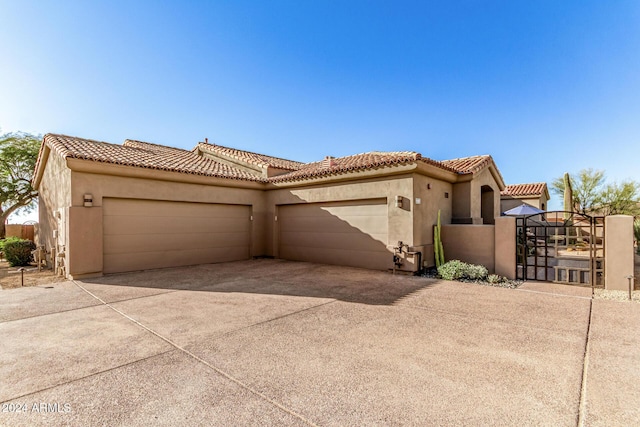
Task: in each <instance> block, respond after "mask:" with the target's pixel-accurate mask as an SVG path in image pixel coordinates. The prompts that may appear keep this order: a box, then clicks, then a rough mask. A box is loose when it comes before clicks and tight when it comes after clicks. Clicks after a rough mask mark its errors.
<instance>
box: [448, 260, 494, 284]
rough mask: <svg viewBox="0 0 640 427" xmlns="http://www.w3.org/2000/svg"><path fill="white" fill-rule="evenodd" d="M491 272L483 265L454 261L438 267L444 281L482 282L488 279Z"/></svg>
mask: <svg viewBox="0 0 640 427" xmlns="http://www.w3.org/2000/svg"><path fill="white" fill-rule="evenodd" d="M488 274H489V271H488V270H487V269H486V268H485V267H483V266H482V265H474V264H467V263H466V262H462V261H459V260H457V259H456V260H453V261H449V262H446V263H444V264H442V265H441V266H440V267H438V275H439V276H440V277H441V278H443V279H444V280H458V279H469V280H482V279H485V278H486V277H487V275H488Z"/></svg>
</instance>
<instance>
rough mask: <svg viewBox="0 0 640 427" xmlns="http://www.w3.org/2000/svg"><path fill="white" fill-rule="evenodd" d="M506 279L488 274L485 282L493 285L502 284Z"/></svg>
mask: <svg viewBox="0 0 640 427" xmlns="http://www.w3.org/2000/svg"><path fill="white" fill-rule="evenodd" d="M505 280H506V279H505V278H504V277H502V276H498V275H497V274H490V275H488V276H487V282H489V283H491V284H492V285H495V284H497V283H503V282H504V281H505Z"/></svg>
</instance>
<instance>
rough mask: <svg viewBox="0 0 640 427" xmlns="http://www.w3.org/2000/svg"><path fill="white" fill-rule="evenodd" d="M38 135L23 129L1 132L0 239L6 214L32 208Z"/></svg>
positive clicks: (35, 194)
mask: <svg viewBox="0 0 640 427" xmlns="http://www.w3.org/2000/svg"><path fill="white" fill-rule="evenodd" d="M40 139H41V138H40V136H36V135H31V134H29V133H24V132H15V133H6V134H4V135H0V238H4V237H5V227H4V225H5V223H6V221H7V218H8V217H9V215H11V214H12V213H14V212H15V211H17V210H19V209H25V210H29V209H33V208H34V205H35V203H34V201H35V198H36V197H37V196H38V193H37V192H36V191H35V190H34V189H33V187H32V186H31V178H33V172H34V169H35V165H36V160H37V158H38V151H39V150H40Z"/></svg>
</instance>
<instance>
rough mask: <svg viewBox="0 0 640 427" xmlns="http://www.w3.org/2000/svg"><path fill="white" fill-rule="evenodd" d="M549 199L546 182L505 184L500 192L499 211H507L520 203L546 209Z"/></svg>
mask: <svg viewBox="0 0 640 427" xmlns="http://www.w3.org/2000/svg"><path fill="white" fill-rule="evenodd" d="M549 199H550V197H549V189H548V188H547V183H546V182H535V183H531V184H511V185H507V186H506V187H505V188H504V190H502V191H501V192H500V212H505V211H508V210H509V209H513V208H515V207H516V206H520V205H522V204H527V205H530V206H533V207H534V208H538V209H542V210H543V211H546V210H547V203H548V202H549Z"/></svg>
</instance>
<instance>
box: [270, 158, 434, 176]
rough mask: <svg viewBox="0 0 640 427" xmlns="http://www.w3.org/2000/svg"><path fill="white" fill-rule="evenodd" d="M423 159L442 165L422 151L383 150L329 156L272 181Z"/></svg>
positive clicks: (373, 167) (324, 174)
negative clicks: (424, 155) (424, 156)
mask: <svg viewBox="0 0 640 427" xmlns="http://www.w3.org/2000/svg"><path fill="white" fill-rule="evenodd" d="M416 161H423V162H425V163H430V164H434V165H437V166H440V167H442V165H441V164H440V163H439V162H436V161H435V160H431V159H426V158H422V155H421V154H420V153H416V152H414V151H393V152H381V151H372V152H369V153H362V154H354V155H352V156H346V157H338V158H333V157H327V158H326V159H325V160H322V161H319V162H313V163H307V164H304V165H302V166H301V167H300V168H299V169H298V170H296V171H293V172H289V173H286V174H283V175H278V176H276V177H272V178H271V179H270V181H271V182H284V181H296V180H301V179H307V178H315V177H321V176H326V175H333V174H338V173H344V172H350V171H356V170H363V169H376V168H380V167H385V166H393V165H401V164H407V163H414V162H416Z"/></svg>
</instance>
